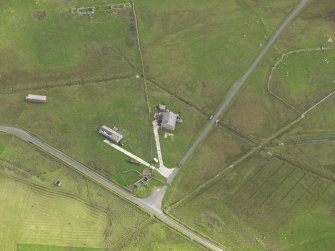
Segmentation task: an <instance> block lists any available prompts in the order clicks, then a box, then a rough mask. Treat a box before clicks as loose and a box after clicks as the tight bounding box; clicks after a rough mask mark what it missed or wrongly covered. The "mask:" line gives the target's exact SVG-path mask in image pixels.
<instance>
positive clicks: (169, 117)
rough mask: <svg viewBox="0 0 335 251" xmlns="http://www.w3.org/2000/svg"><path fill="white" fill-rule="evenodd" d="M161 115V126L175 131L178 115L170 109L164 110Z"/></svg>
mask: <svg viewBox="0 0 335 251" xmlns="http://www.w3.org/2000/svg"><path fill="white" fill-rule="evenodd" d="M161 116H162V117H161V127H162V128H163V129H165V130H168V131H174V130H175V129H176V123H177V116H178V115H177V114H175V113H173V112H170V111H169V112H162V114H161Z"/></svg>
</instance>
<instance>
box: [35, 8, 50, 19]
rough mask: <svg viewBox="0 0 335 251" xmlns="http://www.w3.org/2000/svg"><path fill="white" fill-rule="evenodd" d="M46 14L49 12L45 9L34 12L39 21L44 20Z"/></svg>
mask: <svg viewBox="0 0 335 251" xmlns="http://www.w3.org/2000/svg"><path fill="white" fill-rule="evenodd" d="M46 16H47V12H46V11H44V10H37V11H35V12H34V13H33V17H34V18H35V19H36V20H38V21H42V20H43V19H44V18H45V17H46Z"/></svg>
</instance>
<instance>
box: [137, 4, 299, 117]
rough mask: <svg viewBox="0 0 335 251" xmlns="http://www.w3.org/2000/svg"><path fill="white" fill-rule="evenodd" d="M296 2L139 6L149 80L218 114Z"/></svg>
mask: <svg viewBox="0 0 335 251" xmlns="http://www.w3.org/2000/svg"><path fill="white" fill-rule="evenodd" d="M297 2H298V1H290V0H285V1H271V2H270V1H261V2H260V1H257V2H256V1H248V0H241V1H240V0H238V1H236V0H228V1H224V2H223V1H219V0H211V1H206V2H202V1H190V0H188V1H176V0H175V1H164V2H156V1H152V0H145V1H140V2H138V3H137V5H136V6H137V11H138V18H139V23H140V32H141V37H142V44H143V53H144V61H145V66H146V70H147V77H148V78H151V79H155V80H157V81H158V82H159V83H160V84H162V85H164V86H165V87H166V88H167V89H169V90H170V91H171V92H173V93H176V94H178V95H179V96H182V97H183V98H185V99H187V100H188V101H190V102H191V103H194V104H196V105H198V106H199V107H201V108H202V109H204V110H206V111H208V112H209V113H213V112H214V111H216V109H217V107H218V105H219V104H221V102H222V99H223V97H224V96H225V95H226V93H227V91H228V89H229V88H230V86H231V85H232V84H233V83H234V82H235V81H237V80H238V79H239V78H241V77H242V75H243V73H244V72H245V71H246V70H247V68H248V67H249V66H250V65H251V63H252V61H253V59H254V58H255V57H256V55H257V54H258V53H259V52H260V51H261V49H262V47H263V46H264V45H265V42H266V41H267V39H268V38H269V36H270V35H271V33H272V32H273V31H274V30H275V27H277V26H278V24H279V23H280V22H281V21H282V20H283V19H284V17H285V16H286V15H287V14H288V13H289V11H290V10H291V9H292V8H293V6H294V5H295V3H297Z"/></svg>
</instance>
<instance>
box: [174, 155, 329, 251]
mask: <svg viewBox="0 0 335 251" xmlns="http://www.w3.org/2000/svg"><path fill="white" fill-rule="evenodd" d="M334 193H335V186H334V183H333V182H332V181H329V180H326V179H323V178H320V177H318V176H316V175H313V174H311V173H308V172H305V171H302V170H301V169H299V168H297V167H295V166H292V165H289V164H286V163H285V162H282V161H280V160H277V159H273V160H264V159H259V158H254V159H252V160H251V161H249V162H247V163H246V164H244V165H242V166H237V167H235V168H234V169H232V170H231V171H230V172H228V173H227V174H225V175H224V176H222V177H221V178H219V179H217V180H216V182H215V183H213V184H212V185H211V186H209V187H208V188H207V189H205V190H203V191H202V192H201V193H199V194H197V195H196V196H195V197H192V198H191V199H189V200H187V201H186V202H184V203H182V204H181V205H180V206H179V207H177V208H176V209H175V210H173V211H172V213H173V215H175V216H176V217H178V218H179V219H182V220H183V222H185V223H186V224H189V225H190V226H192V227H193V228H195V229H196V230H197V231H199V232H201V233H203V234H205V235H207V236H209V237H211V238H214V239H216V240H218V241H219V242H220V243H222V244H224V245H227V246H228V247H229V248H231V249H232V250H253V249H255V250H258V249H259V250H262V249H266V250H268V249H271V250H275V249H279V248H280V249H284V250H315V248H316V247H318V248H317V249H318V250H331V248H332V247H333V245H334V236H335V228H334V226H335V225H334V217H333V213H332V210H333V206H334ZM190 214H192V215H191V216H190ZM309 244H312V245H309Z"/></svg>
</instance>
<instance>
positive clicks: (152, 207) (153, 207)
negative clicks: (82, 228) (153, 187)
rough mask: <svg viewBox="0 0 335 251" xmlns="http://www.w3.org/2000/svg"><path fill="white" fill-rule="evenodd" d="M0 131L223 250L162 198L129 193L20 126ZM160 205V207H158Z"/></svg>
mask: <svg viewBox="0 0 335 251" xmlns="http://www.w3.org/2000/svg"><path fill="white" fill-rule="evenodd" d="M0 132H4V133H7V134H12V135H15V136H17V137H19V138H21V139H23V140H26V141H28V142H30V143H32V144H34V145H36V146H37V147H39V148H41V149H42V150H44V151H45V152H47V153H49V154H51V155H53V156H55V157H56V158H58V159H60V160H62V161H63V162H65V163H67V164H68V165H70V166H71V167H73V168H74V169H76V170H77V171H79V172H80V173H82V174H84V175H86V176H88V177H89V178H91V179H93V180H94V181H96V182H97V183H99V184H101V185H102V186H104V187H105V188H107V189H109V190H112V191H113V192H115V193H116V194H118V195H119V196H121V197H122V198H124V199H126V200H128V201H130V202H132V203H134V204H136V205H138V206H139V207H141V208H143V209H144V210H145V211H147V212H149V213H150V214H152V215H154V216H155V217H156V218H158V219H159V220H161V221H162V222H164V223H165V224H167V225H169V226H170V227H171V228H173V229H176V230H177V231H179V232H181V233H182V234H184V235H185V236H187V237H189V238H191V239H192V240H194V241H196V242H198V243H200V244H202V245H203V246H205V247H207V248H209V249H211V250H217V251H222V249H221V248H219V247H217V246H216V245H214V244H212V243H211V242H209V241H208V240H206V239H205V238H203V237H201V236H199V235H198V234H196V233H194V232H193V231H191V230H189V229H188V228H187V227H185V226H183V225H181V224H179V223H178V222H176V221H175V220H174V219H172V218H170V217H169V216H167V215H165V214H164V213H163V212H162V210H161V209H160V201H159V200H160V198H157V199H158V202H159V203H156V202H157V199H156V198H153V199H151V200H150V199H149V200H142V199H139V198H137V197H134V196H133V195H132V194H130V193H128V192H127V191H126V190H124V189H122V188H121V187H119V186H117V185H115V184H113V183H112V182H110V181H108V180H107V179H105V178H104V177H102V176H101V175H99V174H97V173H96V172H94V171H92V170H91V169H89V168H88V167H86V166H84V165H82V164H81V163H79V162H78V161H76V160H74V159H72V158H71V157H69V156H68V155H66V154H64V153H63V152H61V151H59V150H57V149H56V148H54V147H52V146H50V145H48V144H47V143H45V142H43V141H42V140H40V139H39V138H37V137H35V136H32V135H31V134H29V133H27V132H26V131H24V130H21V129H19V128H13V127H7V126H1V125H0ZM164 191H165V188H163V189H162V192H163V193H164ZM158 205H159V207H157V206H158Z"/></svg>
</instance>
